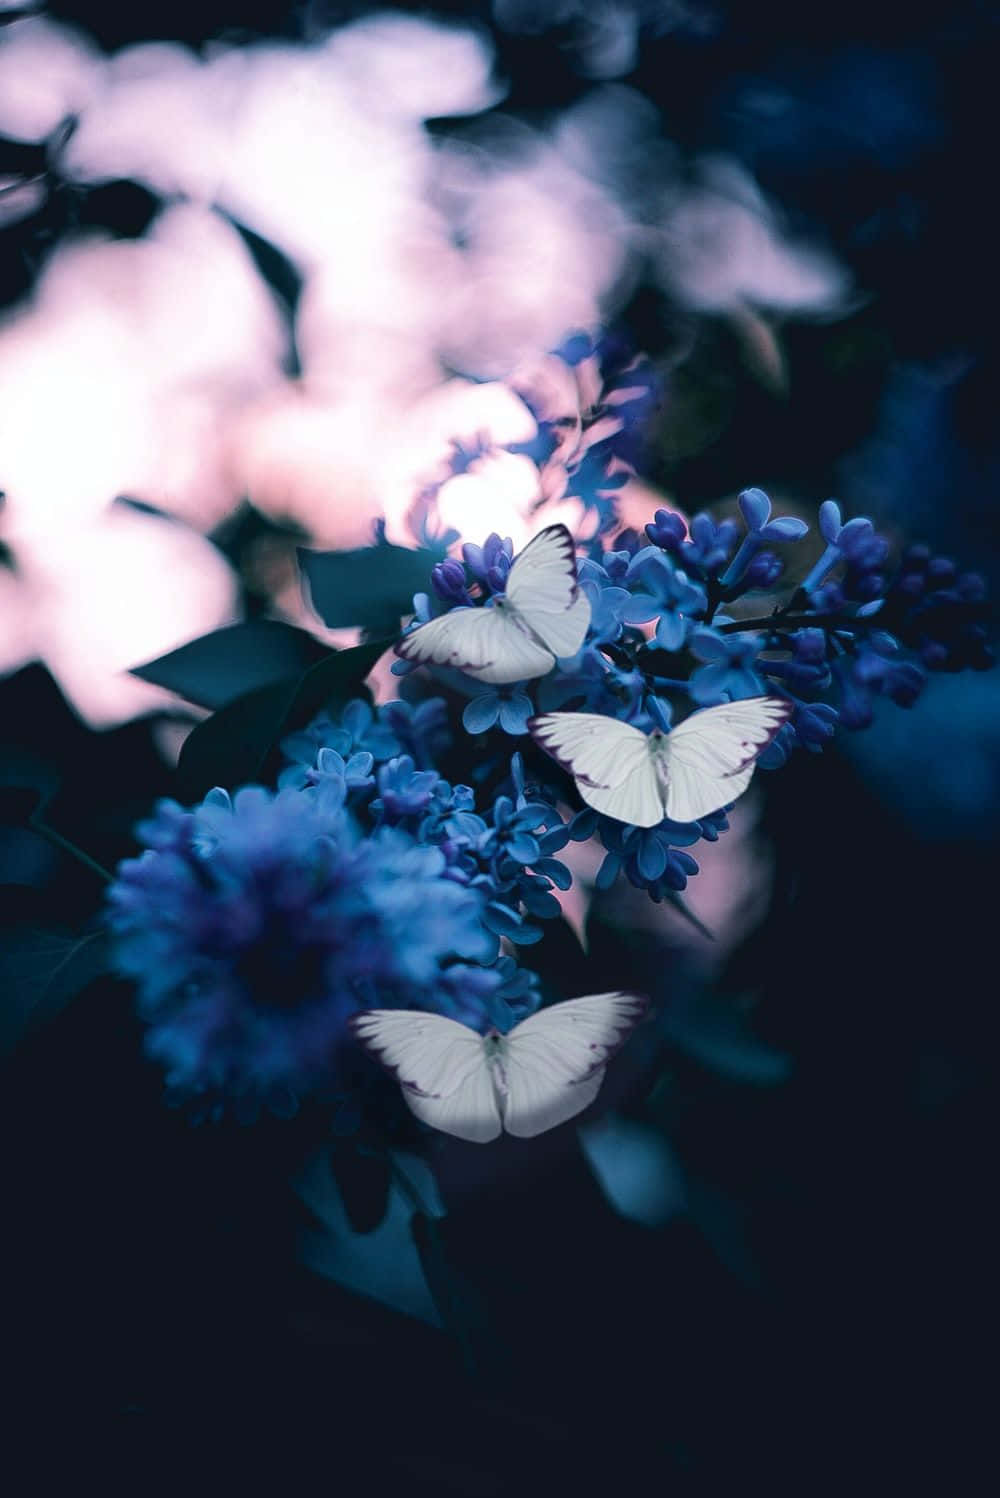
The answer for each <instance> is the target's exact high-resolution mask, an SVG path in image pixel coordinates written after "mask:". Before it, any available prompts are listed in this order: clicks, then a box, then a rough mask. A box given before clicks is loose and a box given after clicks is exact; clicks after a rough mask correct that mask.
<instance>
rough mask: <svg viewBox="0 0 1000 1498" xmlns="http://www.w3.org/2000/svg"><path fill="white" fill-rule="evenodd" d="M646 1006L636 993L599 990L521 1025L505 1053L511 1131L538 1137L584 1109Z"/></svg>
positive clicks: (507, 1115)
mask: <svg viewBox="0 0 1000 1498" xmlns="http://www.w3.org/2000/svg"><path fill="white" fill-rule="evenodd" d="M645 1007H646V1001H645V999H641V998H638V997H637V996H636V995H634V994H627V993H597V994H590V995H589V996H588V997H587V998H583V999H569V1000H568V1001H567V1002H566V1003H564V1004H553V1005H552V1007H551V1008H549V1009H543V1010H541V1011H540V1012H539V1013H538V1014H533V1015H532V1016H531V1017H530V1019H526V1020H522V1022H521V1023H520V1024H519V1025H515V1027H514V1029H513V1030H512V1031H511V1032H510V1034H509V1035H508V1036H506V1037H505V1040H504V1044H503V1048H502V1053H501V1054H502V1061H503V1070H504V1081H505V1087H506V1090H505V1093H504V1097H503V1103H502V1107H503V1122H504V1128H505V1129H506V1130H507V1132H508V1134H515V1135H517V1137H518V1138H521V1139H532V1138H534V1136H535V1135H536V1134H543V1133H544V1132H545V1130H546V1129H554V1128H555V1127H556V1125H557V1124H561V1123H565V1122H566V1120H567V1119H569V1118H574V1117H575V1116H576V1114H578V1113H582V1112H583V1110H584V1108H586V1107H587V1106H588V1104H590V1103H592V1102H593V1100H594V1098H595V1097H596V1096H597V1094H598V1092H599V1091H600V1089H601V1083H602V1082H603V1080H604V1069H605V1067H606V1065H607V1062H608V1060H609V1058H610V1057H611V1056H612V1055H613V1053H614V1052H615V1051H616V1050H617V1049H618V1047H619V1046H620V1045H621V1044H622V1042H623V1041H624V1039H625V1037H626V1036H627V1035H628V1033H629V1031H630V1030H631V1029H632V1026H633V1025H634V1024H635V1022H636V1020H637V1019H638V1018H639V1016H640V1015H641V1014H642V1012H643V1010H644V1009H645Z"/></svg>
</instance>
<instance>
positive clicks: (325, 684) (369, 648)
mask: <svg viewBox="0 0 1000 1498" xmlns="http://www.w3.org/2000/svg"><path fill="white" fill-rule="evenodd" d="M389 643H390V642H389V641H387V640H373V641H370V642H369V643H367V644H365V645H356V646H354V648H353V649H351V650H339V651H330V652H328V653H327V655H325V656H324V658H323V659H322V660H321V661H319V662H318V663H317V664H316V665H315V666H313V667H312V668H311V669H310V670H308V671H306V672H305V674H304V675H302V676H300V677H298V678H293V679H289V680H286V681H282V682H276V683H275V684H274V685H273V686H267V687H259V688H258V689H257V690H256V691H254V692H248V693H246V695H245V696H243V697H239V698H237V699H236V701H235V702H230V703H229V704H228V706H226V707H224V708H222V709H221V710H220V711H219V712H217V713H215V714H213V716H212V717H211V718H206V720H205V722H204V723H199V724H198V727H197V728H195V729H194V730H193V732H192V733H190V734H189V735H188V737H187V739H186V740H185V743H184V747H183V749H182V750H181V757H180V763H179V765H178V771H179V775H180V781H181V790H182V795H183V797H184V798H185V799H187V800H191V801H195V800H198V799H199V798H200V797H201V796H203V795H205V793H206V792H207V791H210V790H211V789H212V787H213V786H217V785H221V786H224V787H225V788H226V789H227V790H233V789H235V788H236V787H237V786H239V785H244V784H246V783H247V782H249V781H253V780H259V779H260V778H261V777H262V776H263V775H264V774H265V773H266V770H267V766H268V760H269V758H270V756H271V752H272V750H273V749H274V747H275V745H276V744H277V743H278V741H279V740H280V739H281V738H282V737H283V736H284V735H285V734H287V733H289V732H290V731H291V730H292V729H294V728H300V727H302V726H303V725H304V724H306V723H308V722H309V720H310V719H311V718H314V717H315V716H316V714H317V713H318V712H319V711H320V709H321V708H324V707H331V708H334V707H336V706H338V705H340V704H342V703H344V702H346V701H348V700H349V699H350V698H351V697H354V696H357V695H358V694H359V693H360V692H361V691H362V690H363V687H362V683H363V682H364V679H365V677H366V676H367V675H368V673H369V671H370V670H371V669H372V667H373V666H374V665H375V662H376V661H377V660H378V659H379V657H380V656H382V655H384V653H385V651H386V650H387V649H388V646H389Z"/></svg>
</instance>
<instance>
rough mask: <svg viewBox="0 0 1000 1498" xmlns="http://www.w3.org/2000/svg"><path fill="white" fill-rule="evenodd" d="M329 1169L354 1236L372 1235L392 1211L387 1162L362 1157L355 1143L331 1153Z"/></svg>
mask: <svg viewBox="0 0 1000 1498" xmlns="http://www.w3.org/2000/svg"><path fill="white" fill-rule="evenodd" d="M330 1165H331V1169H332V1170H333V1177H334V1180H335V1181H336V1182H337V1187H338V1190H339V1191H340V1199H341V1201H342V1202H343V1204H344V1211H345V1213H346V1214H347V1220H348V1222H349V1223H350V1225H351V1227H352V1228H353V1230H354V1232H356V1233H371V1232H373V1231H374V1229H375V1228H377V1227H378V1225H379V1223H380V1222H381V1221H382V1219H383V1218H384V1217H385V1214H386V1212H387V1211H388V1208H389V1180H390V1174H391V1172H390V1166H389V1160H388V1158H387V1157H386V1156H385V1155H384V1154H374V1153H367V1152H365V1153H362V1152H361V1151H360V1150H359V1149H358V1148H357V1146H356V1145H355V1144H354V1143H353V1142H352V1143H348V1144H341V1145H340V1146H339V1147H337V1148H334V1149H333V1150H331V1152H330Z"/></svg>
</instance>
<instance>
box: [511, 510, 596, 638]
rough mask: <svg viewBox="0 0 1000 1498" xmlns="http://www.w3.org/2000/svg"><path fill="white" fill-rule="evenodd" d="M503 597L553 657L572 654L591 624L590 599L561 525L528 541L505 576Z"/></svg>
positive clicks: (552, 527)
mask: <svg viewBox="0 0 1000 1498" xmlns="http://www.w3.org/2000/svg"><path fill="white" fill-rule="evenodd" d="M506 595H507V601H508V603H509V604H510V605H511V607H512V608H513V609H514V610H515V612H516V613H517V614H518V615H519V617H520V618H522V619H523V620H524V622H525V624H526V625H527V626H528V628H529V629H530V630H531V631H532V633H533V634H535V635H537V636H538V638H539V639H540V640H541V641H542V642H543V643H544V644H545V645H546V646H548V648H549V650H550V651H551V652H552V654H553V655H557V656H566V655H575V654H576V652H577V651H578V650H579V648H580V646H581V645H582V644H583V641H584V637H585V636H586V633H587V630H588V628H589V626H590V603H589V601H588V599H587V596H586V594H584V593H581V591H580V585H579V583H578V581H577V575H576V549H575V547H574V545H573V538H572V536H571V535H570V533H569V531H568V530H567V529H566V527H565V526H564V525H549V526H546V528H545V530H543V531H539V533H538V535H537V536H534V537H533V538H532V540H530V541H529V542H528V544H527V546H526V547H525V548H524V550H523V551H522V552H521V553H520V554H519V555H518V557H517V558H516V559H515V561H514V564H513V566H512V567H511V569H510V574H509V576H508V578H507V588H506Z"/></svg>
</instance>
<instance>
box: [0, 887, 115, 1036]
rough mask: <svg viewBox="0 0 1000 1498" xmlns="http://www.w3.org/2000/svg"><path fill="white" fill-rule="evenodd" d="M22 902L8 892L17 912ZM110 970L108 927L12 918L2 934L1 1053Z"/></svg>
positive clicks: (8, 907)
mask: <svg viewBox="0 0 1000 1498" xmlns="http://www.w3.org/2000/svg"><path fill="white" fill-rule="evenodd" d="M19 903H20V902H19V901H17V900H16V899H14V898H11V899H8V898H7V897H6V895H5V899H4V907H5V911H6V912H8V913H10V914H11V915H12V914H13V913H14V911H15V910H16V908H17V905H18V904H19ZM106 970H107V936H106V933H105V932H104V930H103V929H102V928H97V929H96V930H91V931H82V932H81V931H72V930H70V929H69V928H68V927H64V926H48V925H43V924H41V923H40V922H37V921H35V920H8V921H5V929H4V930H3V932H2V939H0V995H2V1003H0V1056H2V1055H8V1054H9V1053H10V1052H11V1051H12V1050H13V1049H14V1047H15V1046H16V1045H17V1043H18V1041H19V1040H20V1038H21V1036H22V1034H23V1033H24V1031H25V1030H26V1029H27V1028H28V1027H29V1026H35V1025H38V1024H41V1023H43V1022H44V1021H45V1020H47V1019H51V1018H52V1017H53V1016H54V1015H55V1014H57V1013H58V1012H59V1011H60V1010H61V1009H64V1008H65V1007H66V1005H67V1004H68V1003H69V1002H70V1001H71V1000H72V999H73V998H75V997H76V995H77V994H79V993H81V992H82V991H83V989H84V988H86V987H87V986H88V985H89V984H90V983H92V982H93V981H94V979H95V978H98V977H99V976H100V975H101V974H102V973H103V972H105V971H106Z"/></svg>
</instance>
